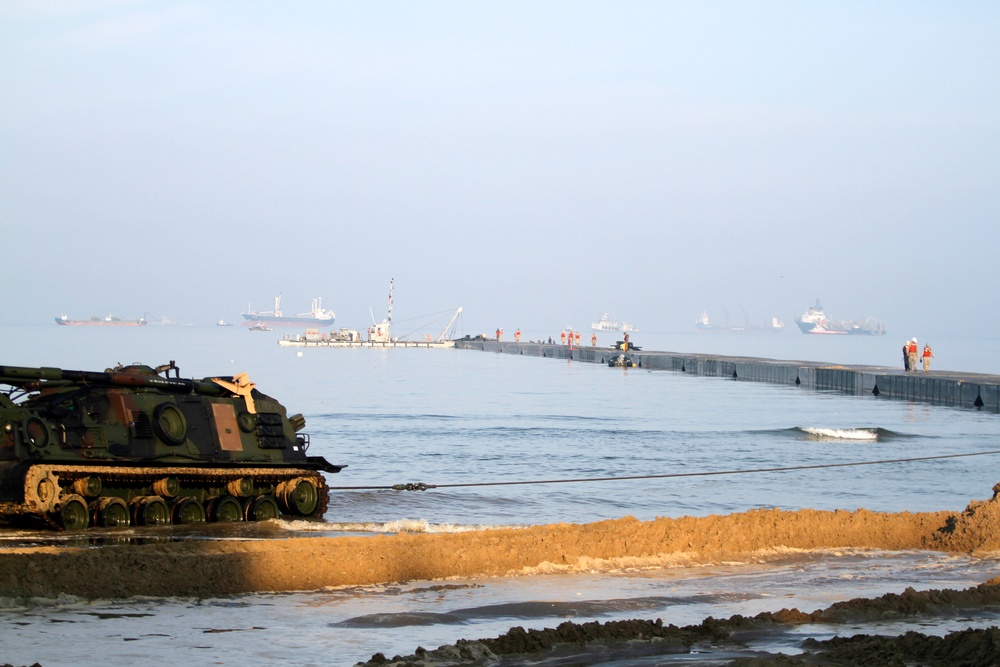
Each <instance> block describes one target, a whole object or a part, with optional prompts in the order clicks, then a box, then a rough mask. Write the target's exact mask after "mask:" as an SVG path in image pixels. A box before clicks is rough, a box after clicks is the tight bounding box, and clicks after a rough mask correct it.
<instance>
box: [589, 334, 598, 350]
mask: <svg viewBox="0 0 1000 667" xmlns="http://www.w3.org/2000/svg"><path fill="white" fill-rule="evenodd" d="M590 347H597V334H590Z"/></svg>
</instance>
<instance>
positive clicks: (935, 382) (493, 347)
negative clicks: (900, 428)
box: [455, 338, 1000, 414]
mask: <svg viewBox="0 0 1000 667" xmlns="http://www.w3.org/2000/svg"><path fill="white" fill-rule="evenodd" d="M455 347H456V348H457V349H460V350H479V351H483V352H494V353H499V354H517V355H524V356H533V357H544V358H546V359H564V360H569V359H571V360H573V361H582V362H589V363H595V364H605V365H607V364H608V362H609V361H610V360H611V359H612V358H613V357H615V356H617V355H618V354H620V351H618V350H615V349H613V348H608V347H579V348H576V347H573V348H571V347H570V346H568V345H558V344H555V343H515V342H510V343H508V342H497V341H495V340H489V339H482V338H463V339H459V340H456V341H455ZM629 355H630V356H631V357H632V361H633V363H634V364H635V368H641V369H645V370H664V371H676V372H680V373H690V374H692V375H706V376H714V377H725V378H731V379H733V380H741V381H747V382H770V383H773V384H787V385H792V386H795V387H802V388H803V389H812V390H817V391H836V392H841V393H846V394H854V395H859V396H862V395H867V396H872V397H874V398H878V399H891V400H904V401H912V402H916V403H929V404H933V405H945V406H949V407H955V408H965V409H970V410H982V411H985V412H993V413H998V414H1000V376H996V375H986V374H979V373H960V372H951V371H933V370H932V371H928V372H926V373H924V372H923V371H917V372H915V373H907V372H905V371H903V370H901V369H895V368H888V367H882V366H842V365H835V364H829V363H824V362H815V361H783V360H778V359H763V358H757V357H730V356H723V355H718V354H694V353H690V352H647V351H645V350H639V351H634V350H633V351H630V352H629ZM615 370H616V371H618V372H623V371H624V372H629V370H630V369H615ZM631 370H635V369H631Z"/></svg>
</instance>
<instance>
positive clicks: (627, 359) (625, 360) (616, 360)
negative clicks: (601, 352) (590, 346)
mask: <svg viewBox="0 0 1000 667" xmlns="http://www.w3.org/2000/svg"><path fill="white" fill-rule="evenodd" d="M608 366H610V367H612V368H634V367H635V362H634V361H633V360H632V357H631V356H629V355H627V354H624V353H622V354H616V355H615V356H613V357H611V359H610V360H608Z"/></svg>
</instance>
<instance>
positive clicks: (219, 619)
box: [0, 324, 1000, 666]
mask: <svg viewBox="0 0 1000 667" xmlns="http://www.w3.org/2000/svg"><path fill="white" fill-rule="evenodd" d="M278 337H280V332H249V331H247V330H246V329H245V328H242V327H215V326H202V327H194V326H191V327H183V326H147V327H144V328H142V329H87V328H70V327H57V326H55V325H54V324H53V325H46V326H42V325H23V326H14V325H6V326H0V342H2V345H3V349H4V350H5V356H4V359H3V360H2V361H0V363H4V364H10V365H23V366H43V365H44V366H58V367H63V368H72V369H79V370H102V369H104V368H105V367H108V366H112V365H114V364H115V363H118V362H123V363H129V362H135V361H140V362H143V363H148V364H151V365H156V364H160V363H164V362H166V361H168V360H171V359H173V360H175V361H176V362H177V364H178V365H179V366H180V368H181V374H182V376H184V377H205V376H210V375H226V374H233V373H238V372H247V373H248V374H249V375H250V379H251V380H252V381H254V382H256V383H257V386H258V388H260V389H261V390H263V391H265V392H266V393H268V394H271V395H272V396H274V397H276V398H278V399H279V400H280V401H282V402H283V403H284V404H285V405H286V406H287V407H288V408H289V410H290V412H301V413H302V414H304V415H305V417H306V420H307V426H306V432H308V433H309V434H310V436H311V439H312V448H311V450H310V451H311V453H313V454H320V455H323V456H325V457H326V458H328V459H329V460H331V461H332V462H335V463H342V464H347V465H348V467H347V468H346V469H345V470H344V471H343V472H342V473H340V474H338V475H331V476H329V482H330V484H331V486H333V487H344V488H337V489H335V490H334V491H333V493H332V494H331V495H332V498H331V503H330V507H329V510H328V513H327V516H326V519H327V522H326V523H325V524H320V525H315V524H308V523H306V522H292V523H282V524H281V525H280V526H279V527H277V528H275V527H273V526H272V527H268V528H267V530H264V531H260V532H256V531H255V527H248V528H246V530H245V532H244V533H243V536H244V537H246V538H247V539H276V538H275V537H274V535H275V534H278V535H281V534H297V533H301V532H305V531H312V532H321V533H324V534H330V535H336V534H343V533H346V532H349V533H352V534H358V533H361V534H368V533H377V532H386V531H388V532H395V531H397V530H400V529H406V530H423V531H445V530H464V529H468V528H472V527H480V526H497V525H528V524H544V523H553V522H560V521H564V522H590V521H596V520H600V519H607V518H618V517H622V516H626V515H631V516H635V517H638V518H640V519H652V518H654V517H657V516H682V515H707V514H712V513H728V512H738V511H744V510H747V509H751V508H756V507H780V508H786V509H796V508H804V507H812V508H818V509H836V508H841V509H855V508H859V507H865V508H868V509H872V510H885V511H897V510H911V511H924V510H938V509H955V510H959V509H962V508H964V507H965V505H966V504H967V503H968V501H969V500H971V499H974V498H986V497H989V496H990V494H991V488H992V486H993V485H994V484H995V483H997V482H998V481H1000V469H998V465H997V463H998V461H997V457H995V456H984V457H973V458H958V459H945V460H940V461H924V462H913V463H894V464H883V465H877V466H871V467H851V468H827V469H813V470H801V471H792V472H782V473H763V474H734V475H720V476H704V477H698V476H695V477H681V478H667V479H642V480H627V481H626V480H622V481H602V482H569V483H545V484H525V485H511V486H476V485H477V484H484V483H490V482H498V481H500V482H538V481H546V482H552V481H555V480H576V479H586V478H595V477H627V476H640V475H656V474H669V473H693V472H716V471H739V470H748V469H755V468H772V467H779V466H809V465H820V464H824V463H844V462H854V461H868V460H882V459H898V458H905V457H912V456H932V455H938V454H955V453H967V452H976V451H986V450H992V449H997V439H996V435H997V431H998V429H997V419H998V417H997V416H996V415H991V414H985V413H980V412H975V411H966V410H955V409H949V408H943V407H932V406H926V405H919V404H911V403H907V402H902V401H886V400H879V399H875V398H874V397H870V396H866V397H854V396H843V395H839V394H832V393H821V392H813V391H808V390H804V389H800V388H795V387H784V386H775V385H768V384H762V383H750V382H734V381H731V380H728V379H724V378H702V377H693V376H689V375H684V374H680V373H673V372H667V371H644V370H641V369H627V370H623V369H610V368H607V367H604V366H601V365H597V364H585V363H578V362H568V361H557V360H551V359H539V358H534V357H520V356H516V355H509V354H495V353H483V352H471V351H458V350H398V349H397V350H367V349H305V350H301V349H298V348H282V347H279V346H278V345H277V344H276V340H277V338H278ZM531 337H537V338H542V337H543V336H541V335H540V334H530V333H526V336H525V338H531ZM607 338H608V340H607V341H603V339H602V342H607V343H610V342H611V340H612V337H611V336H610V335H609V336H607ZM639 338H641V335H637V336H634V337H633V339H634V340H638V339H639ZM639 342H640V343H641V344H642V345H643V347H644V348H645V349H647V350H670V351H690V352H714V353H720V354H734V355H747V356H766V357H771V358H779V359H802V360H817V361H829V362H834V363H845V364H854V363H860V364H876V365H894V364H895V363H896V359H895V357H896V356H898V355H896V353H895V348H896V347H898V346H896V345H891V344H890V343H889V342H888V341H886V340H885V339H879V338H873V339H867V338H865V339H862V338H853V337H851V338H850V339H848V338H847V337H845V338H834V339H828V338H821V337H809V336H801V335H800V334H792V333H790V332H786V333H784V334H777V335H769V336H756V337H754V336H738V335H726V334H709V335H708V336H704V335H701V336H695V335H690V336H689V335H670V334H659V335H657V334H650V335H648V336H646V337H645V338H644V339H642V340H639ZM821 342H822V343H824V344H825V347H823V346H821V345H820V343H821ZM899 343H900V346H901V343H902V340H900V341H899ZM942 348H944V349H946V350H948V353H947V354H945V353H944V352H942V351H941V350H942ZM995 348H996V341H975V342H974V343H968V342H966V343H961V342H960V341H957V340H956V341H939V342H937V344H936V350H937V351H936V354H938V359H936V361H937V362H940V363H939V364H938V366H940V367H948V368H950V369H952V370H963V371H980V372H996V371H997V368H996V366H997V364H996V363H994V364H993V367H992V368H990V367H983V368H978V367H976V366H975V364H976V363H977V360H978V358H979V356H980V355H981V353H982V352H983V350H994V349H995ZM990 356H991V357H992V358H993V359H1000V355H998V354H996V353H991V355H990ZM883 357H884V358H883ZM946 361H947V362H950V364H949V365H948V366H944V364H945V362H946ZM408 482H422V483H426V484H433V485H462V486H457V487H449V488H438V489H432V490H428V491H424V492H396V491H387V490H384V489H380V488H376V489H367V488H366V489H357V488H353V487H387V486H391V485H393V484H399V483H408ZM71 539H73V538H72V537H71V536H66V535H49V534H38V533H29V532H22V531H7V532H5V533H2V534H0V548H2V545H3V544H15V543H22V542H24V541H41V540H71ZM103 548H113V547H103ZM997 569H998V568H997V563H996V562H995V561H993V560H989V559H987V560H983V559H971V558H966V557H959V556H944V555H940V554H925V553H913V554H882V553H869V552H851V553H838V554H832V553H826V554H815V553H813V554H791V555H789V556H788V559H787V561H786V562H784V563H779V564H772V565H768V566H760V565H752V564H742V565H741V564H732V565H729V566H726V567H712V568H693V569H677V570H660V571H655V572H619V573H614V574H605V575H593V574H577V575H561V576H538V577H518V578H509V579H489V580H468V581H466V580H461V581H452V580H449V581H448V582H411V583H407V584H405V585H397V586H378V587H364V588H355V589H349V590H335V591H322V592H313V593H295V594H280V595H251V596H240V597H235V598H224V599H214V600H197V601H193V600H177V599H171V600H131V601H127V602H113V603H112V602H84V601H77V600H61V601H59V602H57V603H53V602H51V601H33V602H31V603H25V602H24V601H5V602H4V605H5V608H4V609H2V610H0V623H3V624H4V632H3V633H2V634H0V659H2V660H5V661H11V662H14V663H31V662H34V661H36V660H37V661H40V662H42V663H43V664H45V665H47V666H51V665H60V664H76V665H79V664H94V665H98V664H103V665H116V664H133V663H135V662H139V661H154V660H155V661H156V662H157V663H158V664H167V665H173V664H177V665H181V664H206V663H214V664H227V663H228V664H235V663H244V664H245V663H248V662H249V663H250V664H259V663H262V662H263V661H265V660H266V661H269V662H272V663H275V664H317V665H320V664H322V665H350V664H353V663H354V662H356V661H359V660H364V659H367V658H368V657H370V656H371V654H372V653H374V652H376V651H383V652H385V653H387V654H388V655H392V654H394V653H410V652H412V651H413V649H415V648H416V647H417V646H418V645H422V646H425V647H427V648H433V647H436V646H438V645H439V644H443V643H451V642H454V641H455V640H456V639H458V638H460V637H466V638H474V637H485V636H495V635H497V634H499V633H501V632H504V631H506V630H507V629H508V628H510V627H511V626H514V625H521V626H524V627H552V626H554V625H556V624H558V623H559V622H560V621H561V620H563V619H566V618H571V619H573V620H578V621H584V620H593V619H596V620H608V619H612V618H630V617H644V618H655V617H661V618H663V619H664V621H665V622H671V623H677V624H684V623H695V622H699V621H700V620H701V619H702V618H704V617H706V616H709V615H713V616H716V617H720V616H728V615H730V614H734V613H744V614H746V613H757V612H758V611H763V610H776V609H780V608H782V607H791V606H798V607H799V608H802V609H806V610H812V609H815V608H818V607H821V606H826V605H828V604H829V603H830V602H833V601H835V600H838V599H845V598H849V597H853V596H856V595H861V594H881V593H883V592H886V591H890V590H891V591H900V590H902V588H904V587H905V586H914V587H916V588H931V587H940V586H953V587H962V586H966V585H969V584H971V583H978V582H980V581H982V580H984V579H986V578H988V577H989V576H995V575H996V574H997ZM990 622H995V619H989V618H987V619H972V620H969V619H964V620H962V619H949V618H943V619H941V620H940V622H939V623H938V624H937V625H936V626H934V628H932V629H940V630H941V631H946V630H951V629H956V628H958V627H963V628H964V627H966V626H968V625H970V624H977V623H987V624H988V623H990ZM955 624H957V625H955ZM921 627H922V629H924V631H927V630H928V628H927V627H926V626H921ZM810 631H811V632H814V633H815V628H813V629H811V630H810ZM84 644H85V645H86V646H87V650H86V651H83V652H81V651H80V650H78V649H79V647H80V646H81V645H84ZM793 644H794V636H790V637H789V638H788V640H787V645H788V646H793ZM790 650H793V649H790Z"/></svg>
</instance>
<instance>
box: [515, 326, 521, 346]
mask: <svg viewBox="0 0 1000 667" xmlns="http://www.w3.org/2000/svg"><path fill="white" fill-rule="evenodd" d="M514 342H515V343H520V342H521V330H520V329H518V330H517V331H515V332H514Z"/></svg>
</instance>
